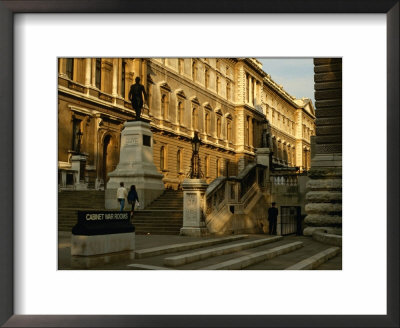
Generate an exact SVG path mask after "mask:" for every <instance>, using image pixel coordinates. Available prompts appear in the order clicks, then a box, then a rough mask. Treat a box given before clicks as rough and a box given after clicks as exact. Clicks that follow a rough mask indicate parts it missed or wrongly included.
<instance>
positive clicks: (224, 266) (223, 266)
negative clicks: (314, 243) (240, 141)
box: [201, 241, 303, 270]
mask: <svg viewBox="0 0 400 328" xmlns="http://www.w3.org/2000/svg"><path fill="white" fill-rule="evenodd" d="M302 246H303V243H302V242H300V241H299V242H294V243H290V244H285V245H282V246H278V247H275V248H272V249H268V250H265V251H261V252H256V253H252V254H249V255H246V256H241V257H239V258H234V259H231V260H228V261H225V262H222V263H217V264H213V265H210V266H207V267H203V268H201V269H202V270H241V269H244V268H246V267H248V266H250V265H253V264H256V263H259V262H262V261H265V260H268V259H272V258H274V257H276V256H279V255H282V254H286V253H289V252H293V251H294V250H296V249H299V248H300V247H302Z"/></svg>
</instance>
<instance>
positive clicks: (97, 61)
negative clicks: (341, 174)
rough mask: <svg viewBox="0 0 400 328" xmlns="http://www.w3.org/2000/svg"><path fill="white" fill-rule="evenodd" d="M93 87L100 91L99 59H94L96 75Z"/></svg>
mask: <svg viewBox="0 0 400 328" xmlns="http://www.w3.org/2000/svg"><path fill="white" fill-rule="evenodd" d="M95 79H96V81H95V85H96V88H97V89H101V58H96V74H95Z"/></svg>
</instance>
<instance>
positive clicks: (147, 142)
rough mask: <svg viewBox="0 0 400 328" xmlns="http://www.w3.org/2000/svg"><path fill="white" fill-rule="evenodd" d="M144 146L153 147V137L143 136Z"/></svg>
mask: <svg viewBox="0 0 400 328" xmlns="http://www.w3.org/2000/svg"><path fill="white" fill-rule="evenodd" d="M143 146H148V147H151V137H150V136H147V135H145V134H144V135H143Z"/></svg>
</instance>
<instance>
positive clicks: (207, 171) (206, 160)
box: [204, 155, 210, 177]
mask: <svg viewBox="0 0 400 328" xmlns="http://www.w3.org/2000/svg"><path fill="white" fill-rule="evenodd" d="M204 166H205V170H204V172H205V174H206V177H208V176H210V158H209V157H208V155H206V157H204Z"/></svg>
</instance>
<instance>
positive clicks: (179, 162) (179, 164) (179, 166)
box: [176, 149, 182, 173]
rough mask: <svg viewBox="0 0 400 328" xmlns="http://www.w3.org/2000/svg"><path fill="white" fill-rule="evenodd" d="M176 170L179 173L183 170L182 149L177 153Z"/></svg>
mask: <svg viewBox="0 0 400 328" xmlns="http://www.w3.org/2000/svg"><path fill="white" fill-rule="evenodd" d="M176 170H177V172H178V173H180V172H181V170H182V151H181V150H180V149H179V150H178V152H177V153H176Z"/></svg>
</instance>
